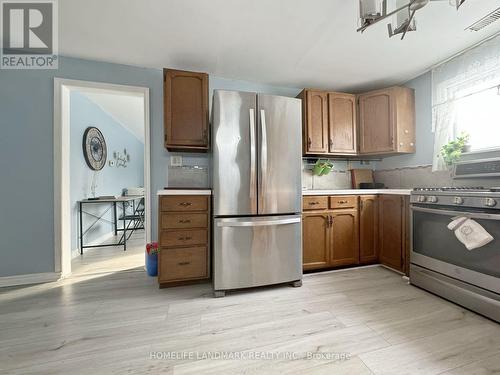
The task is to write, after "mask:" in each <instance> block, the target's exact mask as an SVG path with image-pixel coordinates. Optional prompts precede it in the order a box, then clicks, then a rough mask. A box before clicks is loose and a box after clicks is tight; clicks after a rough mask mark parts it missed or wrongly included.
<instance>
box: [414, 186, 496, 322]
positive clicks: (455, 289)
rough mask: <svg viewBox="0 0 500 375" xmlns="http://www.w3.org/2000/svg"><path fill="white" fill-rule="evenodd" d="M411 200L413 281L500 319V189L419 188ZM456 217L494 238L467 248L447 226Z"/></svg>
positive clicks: (479, 311) (494, 318)
mask: <svg viewBox="0 0 500 375" xmlns="http://www.w3.org/2000/svg"><path fill="white" fill-rule="evenodd" d="M410 202H411V227H412V238H411V243H412V246H411V254H410V262H411V264H410V283H411V284H414V285H416V286H418V287H421V288H423V289H426V290H428V291H430V292H432V293H435V294H437V295H440V296H442V297H444V298H446V299H448V300H450V301H453V302H455V303H457V304H459V305H462V306H464V307H466V308H468V309H470V310H473V311H476V312H478V313H480V314H482V315H485V316H487V317H489V318H491V319H493V320H495V321H497V322H500V189H496V188H495V189H489V188H481V187H476V188H469V187H463V188H418V189H415V190H414V191H413V192H412V195H411V200H410ZM456 217H466V218H470V219H472V220H474V221H475V222H477V223H478V224H479V225H481V226H482V227H483V228H484V229H485V230H486V231H487V232H488V233H489V234H490V235H491V236H492V237H493V240H492V241H491V242H489V243H488V244H487V245H485V246H483V247H480V248H477V249H474V250H468V249H467V248H466V247H465V245H464V244H462V243H461V242H460V241H459V240H458V239H457V237H456V236H455V233H454V231H452V230H449V229H448V224H450V222H451V221H452V220H453V218H456Z"/></svg>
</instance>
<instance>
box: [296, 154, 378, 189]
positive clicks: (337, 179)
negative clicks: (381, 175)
mask: <svg viewBox="0 0 500 375" xmlns="http://www.w3.org/2000/svg"><path fill="white" fill-rule="evenodd" d="M332 163H333V170H332V171H331V172H330V173H329V174H327V175H326V176H314V175H313V174H312V167H313V164H310V163H308V162H307V160H303V162H302V189H306V190H328V189H333V190H334V189H351V187H352V184H351V169H353V168H367V169H373V167H374V165H373V164H363V165H361V164H360V162H350V161H342V160H340V161H332Z"/></svg>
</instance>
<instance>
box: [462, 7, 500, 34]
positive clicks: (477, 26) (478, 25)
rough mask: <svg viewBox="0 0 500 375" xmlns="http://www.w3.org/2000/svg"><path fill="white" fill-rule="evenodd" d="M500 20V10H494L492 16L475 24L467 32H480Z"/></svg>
mask: <svg viewBox="0 0 500 375" xmlns="http://www.w3.org/2000/svg"><path fill="white" fill-rule="evenodd" d="M498 20H500V8H498V9H496V10H494V11H493V12H491V13H490V14H488V15H486V16H484V17H483V18H481V19H480V20H479V21H477V22H475V23H473V24H472V25H470V26H469V27H468V28H467V29H465V30H471V31H479V30H482V29H484V28H485V27H486V26H489V25H491V24H492V23H493V22H495V21H498Z"/></svg>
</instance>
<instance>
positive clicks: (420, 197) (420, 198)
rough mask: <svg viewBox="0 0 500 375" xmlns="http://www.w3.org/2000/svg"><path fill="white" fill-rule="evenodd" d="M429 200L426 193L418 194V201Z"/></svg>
mask: <svg viewBox="0 0 500 375" xmlns="http://www.w3.org/2000/svg"><path fill="white" fill-rule="evenodd" d="M426 200H427V197H426V196H425V195H419V196H418V201H419V202H420V203H424V202H425V201H426Z"/></svg>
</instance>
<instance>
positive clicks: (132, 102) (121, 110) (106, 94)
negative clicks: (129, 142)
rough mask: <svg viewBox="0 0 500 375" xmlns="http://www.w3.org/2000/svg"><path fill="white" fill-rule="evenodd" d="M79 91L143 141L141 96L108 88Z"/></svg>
mask: <svg viewBox="0 0 500 375" xmlns="http://www.w3.org/2000/svg"><path fill="white" fill-rule="evenodd" d="M81 93H82V94H83V95H85V96H86V97H87V98H88V99H89V100H90V101H92V102H93V103H94V104H96V105H97V106H99V107H100V108H101V109H102V110H103V111H104V112H106V113H107V114H108V115H110V116H111V117H112V118H113V119H114V120H115V121H117V122H118V123H120V124H121V125H123V127H124V128H125V129H127V130H128V131H129V132H131V133H132V134H133V135H134V136H135V137H136V138H137V139H138V140H140V141H141V142H142V143H144V99H143V98H142V97H140V96H137V95H128V94H125V93H122V92H112V91H109V90H92V91H88V90H86V91H82V92H81Z"/></svg>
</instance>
